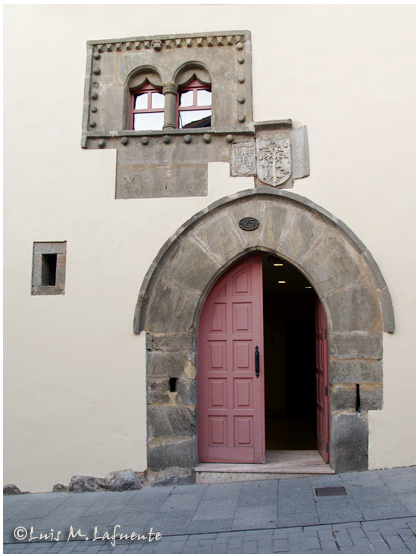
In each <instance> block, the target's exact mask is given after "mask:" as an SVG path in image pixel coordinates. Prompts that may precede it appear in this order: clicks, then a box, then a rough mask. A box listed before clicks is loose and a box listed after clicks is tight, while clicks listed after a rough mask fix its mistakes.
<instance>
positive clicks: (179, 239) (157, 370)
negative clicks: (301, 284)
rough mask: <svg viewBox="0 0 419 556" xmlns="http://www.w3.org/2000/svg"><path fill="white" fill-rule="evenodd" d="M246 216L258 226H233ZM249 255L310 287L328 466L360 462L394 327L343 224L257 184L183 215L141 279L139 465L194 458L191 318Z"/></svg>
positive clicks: (187, 463)
mask: <svg viewBox="0 0 419 556" xmlns="http://www.w3.org/2000/svg"><path fill="white" fill-rule="evenodd" d="M245 217H252V218H255V219H257V220H258V221H259V227H258V228H256V229H253V230H252V231H245V230H242V229H241V228H240V227H239V222H240V220H241V219H243V218H245ZM253 251H261V252H264V253H269V254H272V255H273V256H279V257H281V258H283V259H285V260H287V261H289V262H290V263H292V264H293V265H294V266H295V267H296V268H298V270H299V271H300V272H301V273H302V274H303V275H304V276H305V277H306V278H307V279H308V280H309V282H310V283H311V284H312V285H313V287H314V288H315V290H316V292H317V295H318V296H319V299H320V300H321V302H322V305H323V308H324V310H325V313H326V317H327V322H328V343H329V385H330V392H329V401H330V414H331V418H330V450H329V451H330V462H331V465H332V467H333V468H334V469H335V470H336V471H337V472H342V471H348V470H362V469H366V468H367V466H368V411H369V410H371V409H381V405H382V336H383V333H384V332H388V333H391V332H393V331H394V316H393V309H392V304H391V297H390V294H389V291H388V289H387V286H386V284H385V281H384V278H383V276H382V274H381V272H380V270H379V268H378V266H377V264H376V263H375V261H374V259H373V258H372V256H371V254H370V253H369V251H368V250H367V248H366V247H365V246H364V245H363V243H362V242H361V241H360V240H359V239H358V238H357V237H356V236H355V235H354V234H353V233H352V232H351V230H350V229H349V228H348V227H347V226H346V225H345V224H343V223H342V222H341V221H339V220H338V219H337V218H335V217H334V216H333V215H331V214H330V213H328V212H327V211H325V210H324V209H322V208H321V207H319V206H317V205H315V204H314V203H312V202H311V201H309V200H307V199H305V198H303V197H301V196H299V195H296V194H293V193H290V192H287V191H283V190H279V191H277V190H273V189H272V188H264V187H263V188H262V187H261V188H257V189H252V190H248V191H242V192H240V193H237V194H235V195H232V196H229V197H226V198H224V199H221V200H219V201H217V202H216V203H214V204H212V205H211V206H209V207H207V208H206V209H204V210H202V211H201V212H200V213H198V214H196V215H195V216H194V217H192V218H191V219H190V220H189V221H187V222H186V223H185V224H184V225H183V226H182V227H181V228H180V229H179V230H178V231H177V232H176V233H175V234H174V235H173V236H172V237H171V238H170V239H169V240H168V241H167V242H166V243H165V245H163V247H162V249H161V250H160V252H159V253H158V255H157V257H156V259H155V260H154V261H153V263H152V265H151V267H150V269H149V271H148V273H147V275H146V277H145V279H144V281H143V284H142V286H141V290H140V294H139V298H138V302H137V306H136V311H135V318H134V332H135V333H140V332H141V331H143V330H144V331H145V332H146V334H147V428H148V466H149V468H150V470H152V471H154V472H157V473H162V474H171V475H179V474H184V473H191V472H192V470H193V469H194V467H195V465H196V464H197V462H198V423H197V405H198V397H197V373H198V372H199V369H198V323H199V317H200V314H201V310H202V307H203V305H204V302H205V299H206V298H207V296H208V293H209V292H210V291H211V288H212V287H213V285H214V284H215V283H216V281H217V280H218V278H219V277H220V276H221V275H222V274H223V272H224V271H225V270H226V269H227V268H228V267H229V266H230V265H231V264H233V263H234V262H235V261H237V260H239V259H240V258H242V257H243V256H245V255H246V254H247V253H251V252H253ZM173 385H175V386H174V387H173ZM171 390H172V391H171Z"/></svg>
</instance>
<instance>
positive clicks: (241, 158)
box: [230, 141, 256, 176]
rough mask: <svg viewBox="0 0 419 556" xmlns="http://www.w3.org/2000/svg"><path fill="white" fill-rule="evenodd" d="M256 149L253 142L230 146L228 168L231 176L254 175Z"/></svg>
mask: <svg viewBox="0 0 419 556" xmlns="http://www.w3.org/2000/svg"><path fill="white" fill-rule="evenodd" d="M255 155H256V149H255V143H254V141H244V142H242V143H234V144H233V145H231V160H230V168H231V175H232V176H254V175H256V156H255Z"/></svg>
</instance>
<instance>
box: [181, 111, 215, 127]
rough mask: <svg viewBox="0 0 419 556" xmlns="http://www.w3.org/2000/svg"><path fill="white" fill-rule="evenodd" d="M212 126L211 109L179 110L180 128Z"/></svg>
mask: <svg viewBox="0 0 419 556" xmlns="http://www.w3.org/2000/svg"><path fill="white" fill-rule="evenodd" d="M183 127H186V128H187V127H211V110H183V111H181V112H179V128H183Z"/></svg>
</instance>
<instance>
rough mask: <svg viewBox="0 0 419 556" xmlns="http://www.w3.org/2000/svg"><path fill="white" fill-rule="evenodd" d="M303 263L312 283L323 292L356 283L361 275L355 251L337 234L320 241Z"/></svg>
mask: <svg viewBox="0 0 419 556" xmlns="http://www.w3.org/2000/svg"><path fill="white" fill-rule="evenodd" d="M330 234H331V232H330ZM303 265H304V268H305V269H306V271H307V272H308V274H309V276H312V281H313V283H315V284H318V285H319V288H321V289H322V290H323V292H324V293H325V294H326V293H327V292H328V291H333V290H337V289H339V288H343V287H347V286H350V285H356V284H357V283H358V281H359V279H360V277H361V272H360V270H359V267H358V264H357V259H356V254H355V252H354V251H353V249H352V247H351V246H350V245H349V243H346V242H345V241H344V240H343V239H342V238H341V237H339V236H337V235H336V236H335V235H329V236H328V237H327V238H325V239H324V240H323V241H321V242H320V243H319V244H318V245H317V246H316V247H315V248H314V249H313V251H312V252H310V254H309V255H308V256H307V257H305V258H304V263H303Z"/></svg>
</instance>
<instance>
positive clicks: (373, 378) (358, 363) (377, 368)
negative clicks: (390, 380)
mask: <svg viewBox="0 0 419 556" xmlns="http://www.w3.org/2000/svg"><path fill="white" fill-rule="evenodd" d="M382 379H383V365H382V362H381V361H373V360H363V359H357V360H353V361H339V360H331V361H329V383H330V384H337V383H352V382H353V383H358V384H359V383H361V382H366V383H374V382H381V381H382Z"/></svg>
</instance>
